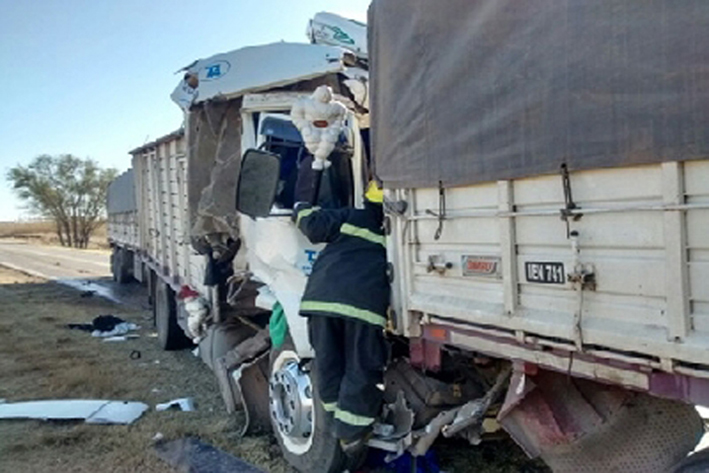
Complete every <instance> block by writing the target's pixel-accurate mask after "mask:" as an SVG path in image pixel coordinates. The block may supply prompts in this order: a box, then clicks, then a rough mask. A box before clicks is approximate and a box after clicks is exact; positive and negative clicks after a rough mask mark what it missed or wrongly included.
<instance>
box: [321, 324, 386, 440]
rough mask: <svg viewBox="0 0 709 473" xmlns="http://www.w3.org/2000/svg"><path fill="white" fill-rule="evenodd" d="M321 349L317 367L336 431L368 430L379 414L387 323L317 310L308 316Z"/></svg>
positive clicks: (347, 435) (349, 434) (349, 435)
mask: <svg viewBox="0 0 709 473" xmlns="http://www.w3.org/2000/svg"><path fill="white" fill-rule="evenodd" d="M308 331H309V335H310V343H311V344H312V345H313V348H314V349H315V354H316V358H315V363H314V367H313V369H314V370H315V374H316V377H317V380H318V393H319V394H320V401H321V402H322V404H323V408H324V409H325V411H326V412H328V413H329V417H330V420H331V421H333V422H334V434H335V436H336V437H337V438H340V439H353V438H357V437H360V436H362V435H364V434H366V433H367V432H368V431H370V430H371V426H372V424H373V423H374V421H375V419H376V418H377V416H378V415H379V411H380V408H381V404H382V397H383V394H384V393H383V391H382V390H381V389H380V387H379V386H378V385H381V384H382V383H383V378H384V366H385V365H386V361H387V346H386V342H385V340H384V330H383V329H382V328H381V327H378V326H376V325H372V324H369V323H366V322H360V321H358V320H354V319H350V318H344V317H337V316H332V315H331V316H327V315H313V316H311V317H310V318H309V320H308Z"/></svg>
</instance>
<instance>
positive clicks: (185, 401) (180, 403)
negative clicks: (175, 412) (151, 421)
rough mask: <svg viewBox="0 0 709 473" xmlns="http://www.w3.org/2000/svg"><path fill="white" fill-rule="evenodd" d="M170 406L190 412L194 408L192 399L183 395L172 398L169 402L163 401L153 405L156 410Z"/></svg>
mask: <svg viewBox="0 0 709 473" xmlns="http://www.w3.org/2000/svg"><path fill="white" fill-rule="evenodd" d="M170 408H178V409H179V410H181V411H184V412H190V411H194V410H195V405H194V400H193V399H192V398H191V397H183V398H180V399H173V400H172V401H169V402H164V403H162V404H158V405H156V406H155V410H156V411H166V410H168V409H170Z"/></svg>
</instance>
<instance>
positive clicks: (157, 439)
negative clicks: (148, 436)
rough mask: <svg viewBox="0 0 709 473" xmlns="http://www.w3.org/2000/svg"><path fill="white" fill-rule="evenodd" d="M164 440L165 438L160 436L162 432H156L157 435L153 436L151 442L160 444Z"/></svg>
mask: <svg viewBox="0 0 709 473" xmlns="http://www.w3.org/2000/svg"><path fill="white" fill-rule="evenodd" d="M164 438H165V436H164V435H163V434H162V432H158V433H157V434H155V435H154V436H153V442H160V441H161V440H163V439H164Z"/></svg>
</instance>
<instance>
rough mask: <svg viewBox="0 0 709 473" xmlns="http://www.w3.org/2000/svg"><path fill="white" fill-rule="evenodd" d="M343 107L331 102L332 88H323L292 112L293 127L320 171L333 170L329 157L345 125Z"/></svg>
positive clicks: (305, 99)
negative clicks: (300, 136) (298, 132)
mask: <svg viewBox="0 0 709 473" xmlns="http://www.w3.org/2000/svg"><path fill="white" fill-rule="evenodd" d="M346 111H347V109H346V108H345V106H344V105H343V104H341V103H340V102H337V101H335V100H333V99H332V89H330V87H328V86H326V85H321V86H320V87H318V88H317V89H315V92H313V95H311V96H310V97H308V98H304V99H300V100H298V101H297V102H296V103H295V104H294V105H293V108H292V110H291V118H292V119H293V124H294V125H295V127H296V128H297V129H298V131H300V134H301V135H302V136H303V141H304V142H305V147H306V148H307V149H308V151H310V152H311V153H312V154H313V156H314V157H315V159H314V160H313V169H315V170H316V171H321V170H323V169H327V168H328V167H330V164H331V163H330V161H328V160H327V157H328V156H330V153H332V150H333V149H335V145H336V144H337V140H338V138H339V136H340V133H341V132H342V128H343V126H344V118H345V112H346Z"/></svg>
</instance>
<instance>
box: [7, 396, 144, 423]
mask: <svg viewBox="0 0 709 473" xmlns="http://www.w3.org/2000/svg"><path fill="white" fill-rule="evenodd" d="M147 409H148V405H147V404H143V403H142V402H127V401H104V400H81V399H76V400H52V401H28V402H10V403H3V404H0V419H39V420H84V421H86V423H87V424H130V423H132V422H134V421H135V420H136V419H138V418H139V417H140V416H141V415H143V413H144V412H145V411H146V410H147Z"/></svg>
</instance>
